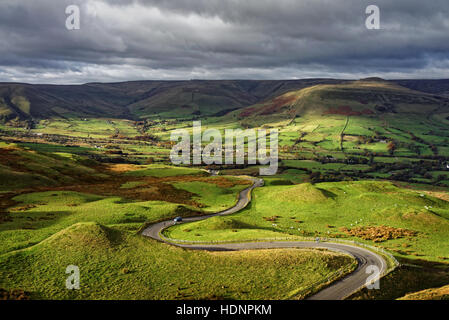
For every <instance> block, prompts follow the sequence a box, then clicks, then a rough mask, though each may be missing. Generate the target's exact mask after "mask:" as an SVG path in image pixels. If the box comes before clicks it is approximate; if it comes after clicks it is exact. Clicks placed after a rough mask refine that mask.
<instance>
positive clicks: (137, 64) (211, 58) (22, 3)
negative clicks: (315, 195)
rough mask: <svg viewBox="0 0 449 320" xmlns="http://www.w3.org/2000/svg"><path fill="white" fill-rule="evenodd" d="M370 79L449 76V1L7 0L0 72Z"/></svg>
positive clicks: (107, 77)
mask: <svg viewBox="0 0 449 320" xmlns="http://www.w3.org/2000/svg"><path fill="white" fill-rule="evenodd" d="M72 4H75V5H78V6H79V8H80V12H81V17H80V22H81V25H80V27H81V28H80V30H71V31H69V30H67V29H66V19H67V15H66V13H65V10H66V7H67V6H68V5H72ZM371 4H374V5H377V6H378V7H379V8H380V29H379V30H368V29H367V28H366V27H365V20H366V18H367V16H368V15H367V14H366V13H365V9H366V7H367V6H368V5H371ZM367 76H380V77H384V78H390V79H392V78H449V1H448V0H428V1H423V0H378V1H377V0H370V1H365V0H296V1H294V0H159V1H158V0H148V1H146V0H140V1H138V0H33V1H31V0H0V81H8V82H9V81H14V82H16V81H17V82H19V81H20V82H30V83H59V84H63V83H85V82H92V81H102V82H115V81H124V80H150V79H192V78H195V79H297V78H311V77H326V78H328V77H333V78H353V79H356V78H361V77H367Z"/></svg>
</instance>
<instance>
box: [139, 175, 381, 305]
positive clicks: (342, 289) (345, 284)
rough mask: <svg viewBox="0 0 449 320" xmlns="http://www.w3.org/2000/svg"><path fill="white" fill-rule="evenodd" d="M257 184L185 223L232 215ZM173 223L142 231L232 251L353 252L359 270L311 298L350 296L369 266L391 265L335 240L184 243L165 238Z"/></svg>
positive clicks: (204, 247) (209, 248) (199, 246)
mask: <svg viewBox="0 0 449 320" xmlns="http://www.w3.org/2000/svg"><path fill="white" fill-rule="evenodd" d="M252 180H253V184H252V185H251V186H250V187H248V188H246V189H244V190H242V191H241V192H240V194H239V200H238V202H237V203H236V205H235V206H233V207H232V208H229V209H227V210H224V211H220V212H217V213H214V214H210V215H205V216H199V217H191V218H184V219H183V223H186V222H193V221H199V220H204V219H208V218H210V217H214V216H220V215H229V214H232V213H236V212H237V211H240V210H241V209H243V208H245V207H246V206H247V205H248V203H249V202H250V201H251V191H252V190H253V189H254V188H257V187H261V186H263V180H262V179H256V178H253V179H252ZM172 225H173V221H172V220H168V221H163V222H158V223H155V224H152V225H150V226H148V227H147V228H145V229H144V230H143V231H142V235H143V236H146V237H149V238H152V239H155V240H158V241H162V242H165V243H168V244H170V245H174V246H178V247H182V248H188V249H194V250H207V251H230V250H250V249H272V248H325V249H329V250H333V251H338V252H343V253H346V254H349V255H351V256H353V257H354V258H355V259H356V260H357V262H358V266H357V268H356V270H354V271H353V272H352V273H350V274H349V275H347V276H346V277H344V278H342V279H340V280H338V281H335V282H333V283H332V284H331V285H329V286H328V287H326V288H325V289H323V290H321V291H319V292H318V293H316V294H314V295H312V296H310V297H309V298H308V299H310V300H342V299H344V298H346V297H348V296H349V295H350V294H352V293H353V292H355V291H356V290H358V289H361V288H362V287H363V286H364V285H365V283H366V280H367V278H368V276H370V275H371V273H370V274H368V273H367V268H368V267H369V266H372V265H374V266H377V267H378V269H379V272H380V274H382V273H383V272H384V271H385V270H386V269H387V263H386V261H385V260H384V258H383V257H381V256H380V255H378V254H376V253H374V252H372V251H369V250H367V249H364V248H361V247H356V246H352V245H349V244H341V243H332V242H311V241H267V242H242V243H222V244H180V243H173V242H167V241H166V240H164V239H163V238H161V236H160V234H161V232H162V231H163V230H164V229H165V228H168V227H170V226H172Z"/></svg>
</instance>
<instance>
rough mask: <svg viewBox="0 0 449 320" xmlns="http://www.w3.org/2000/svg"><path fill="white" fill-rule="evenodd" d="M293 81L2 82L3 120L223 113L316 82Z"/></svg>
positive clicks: (177, 115) (118, 117) (130, 117)
mask: <svg viewBox="0 0 449 320" xmlns="http://www.w3.org/2000/svg"><path fill="white" fill-rule="evenodd" d="M336 82H339V81H337V80H327V79H315V80H293V81H243V80H242V81H240V80H224V81H202V80H191V81H133V82H121V83H88V84H83V85H31V84H20V83H0V120H2V121H8V120H11V119H16V118H17V119H20V120H26V119H48V118H92V117H104V116H105V115H108V117H110V118H116V119H138V118H146V117H154V116H163V117H170V118H184V117H192V116H199V115H214V114H215V115H223V114H226V113H227V112H229V111H232V110H234V109H238V108H242V107H245V106H248V105H251V104H254V103H257V102H258V101H260V100H263V99H266V98H267V97H271V96H276V95H279V94H281V93H284V92H286V91H289V90H291V89H299V88H303V87H306V86H309V85H313V84H316V83H336Z"/></svg>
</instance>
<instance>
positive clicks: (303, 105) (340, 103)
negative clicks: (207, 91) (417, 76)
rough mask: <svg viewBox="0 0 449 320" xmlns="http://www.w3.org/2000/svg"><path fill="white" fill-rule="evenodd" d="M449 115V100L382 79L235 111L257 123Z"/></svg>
mask: <svg viewBox="0 0 449 320" xmlns="http://www.w3.org/2000/svg"><path fill="white" fill-rule="evenodd" d="M448 111H449V98H446V97H444V96H437V95H434V94H430V93H425V92H422V91H417V90H412V89H408V88H406V87H403V86H400V85H398V84H396V83H393V82H388V81H384V80H381V79H365V80H359V81H353V82H346V83H343V84H319V85H314V86H310V87H307V88H303V89H300V90H293V91H289V92H287V93H285V94H282V95H280V96H277V97H274V98H272V99H268V100H266V101H264V102H262V103H257V104H254V105H252V106H248V107H246V108H244V109H242V110H238V111H234V112H233V116H234V117H235V116H237V117H238V118H240V119H242V118H245V119H248V118H249V119H253V120H256V119H257V122H264V121H265V122H266V121H269V122H270V121H272V120H273V118H275V119H279V120H281V119H291V118H295V117H298V116H307V115H317V116H326V115H343V116H376V117H380V116H382V115H384V114H397V113H401V114H402V113H413V114H422V115H424V114H425V115H430V114H435V113H443V112H448Z"/></svg>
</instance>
